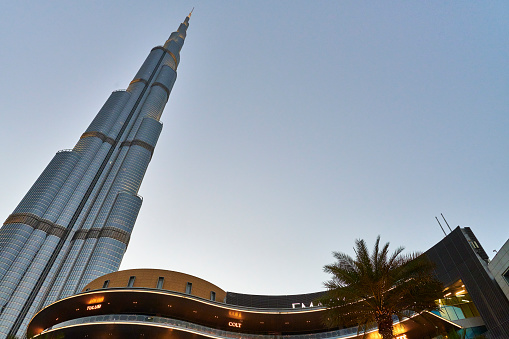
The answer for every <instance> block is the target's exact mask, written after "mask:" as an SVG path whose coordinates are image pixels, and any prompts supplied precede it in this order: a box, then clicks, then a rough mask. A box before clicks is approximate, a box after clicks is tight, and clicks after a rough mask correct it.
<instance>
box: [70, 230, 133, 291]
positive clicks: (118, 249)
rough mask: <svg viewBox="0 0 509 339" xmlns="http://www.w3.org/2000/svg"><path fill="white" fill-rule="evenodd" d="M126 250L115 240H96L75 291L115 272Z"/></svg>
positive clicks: (123, 245) (104, 238) (124, 245)
mask: <svg viewBox="0 0 509 339" xmlns="http://www.w3.org/2000/svg"><path fill="white" fill-rule="evenodd" d="M126 248H127V245H126V244H124V243H122V242H121V241H119V240H116V239H112V238H109V237H103V238H99V239H97V245H96V247H95V249H94V252H93V254H92V256H91V258H90V262H89V263H88V265H87V268H86V271H85V273H84V274H83V278H82V279H81V280H80V283H79V285H78V287H77V288H76V291H81V290H82V289H83V287H84V286H85V285H86V284H87V283H88V282H90V281H92V280H94V279H96V278H98V277H100V276H102V275H105V274H107V273H111V272H114V271H117V270H118V268H119V267H120V262H121V261H122V258H123V257H124V253H125V250H126Z"/></svg>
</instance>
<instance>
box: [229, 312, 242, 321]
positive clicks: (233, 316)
mask: <svg viewBox="0 0 509 339" xmlns="http://www.w3.org/2000/svg"><path fill="white" fill-rule="evenodd" d="M228 315H229V316H230V317H232V318H237V319H242V313H241V312H237V311H228Z"/></svg>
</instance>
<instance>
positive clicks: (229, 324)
mask: <svg viewBox="0 0 509 339" xmlns="http://www.w3.org/2000/svg"><path fill="white" fill-rule="evenodd" d="M228 326H230V327H237V328H240V327H241V326H242V324H241V323H236V322H233V321H230V322H229V323H228Z"/></svg>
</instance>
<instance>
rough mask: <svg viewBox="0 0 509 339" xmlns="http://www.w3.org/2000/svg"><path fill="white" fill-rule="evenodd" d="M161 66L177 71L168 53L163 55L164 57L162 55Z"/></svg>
mask: <svg viewBox="0 0 509 339" xmlns="http://www.w3.org/2000/svg"><path fill="white" fill-rule="evenodd" d="M163 65H164V66H168V67H170V68H171V69H173V70H177V64H176V63H175V60H174V59H173V57H172V56H171V55H170V54H168V53H165V55H164V59H163Z"/></svg>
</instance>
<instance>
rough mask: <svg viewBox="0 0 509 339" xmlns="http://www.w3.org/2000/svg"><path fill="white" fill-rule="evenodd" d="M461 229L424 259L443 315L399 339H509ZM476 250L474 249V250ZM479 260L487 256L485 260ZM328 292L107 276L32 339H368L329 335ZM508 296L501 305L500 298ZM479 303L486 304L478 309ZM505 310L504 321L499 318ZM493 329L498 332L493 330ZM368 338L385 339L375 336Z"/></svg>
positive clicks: (347, 332) (35, 323)
mask: <svg viewBox="0 0 509 339" xmlns="http://www.w3.org/2000/svg"><path fill="white" fill-rule="evenodd" d="M467 231H469V232H470V233H468V232H465V229H460V228H457V229H455V230H454V231H452V232H451V233H450V234H449V235H448V236H447V237H445V238H444V239H443V240H442V241H441V242H439V243H438V244H437V245H435V246H434V247H432V248H431V249H430V250H428V251H427V252H426V255H427V256H428V257H429V258H430V259H431V260H433V261H435V263H436V264H437V265H436V273H437V276H438V277H439V279H441V280H442V281H443V282H444V285H445V286H446V288H445V290H444V297H443V298H442V299H440V300H437V303H438V305H439V307H440V308H439V310H438V311H435V312H433V313H425V314H423V315H415V314H414V315H412V314H408V316H409V317H410V318H411V319H410V318H405V319H403V321H402V322H398V320H397V319H394V320H395V326H394V334H395V338H398V339H417V338H419V339H421V338H430V339H431V338H442V337H441V335H443V334H444V333H450V332H451V331H458V330H462V331H466V334H467V338H471V337H473V336H474V335H477V334H480V333H483V332H486V330H490V334H491V333H495V334H497V333H498V334H497V335H498V336H493V338H508V337H509V336H505V332H504V331H507V328H506V327H504V326H506V325H505V324H506V323H507V322H506V323H503V322H500V321H501V320H503V319H504V317H506V316H507V314H508V313H504V312H509V307H508V305H509V302H508V300H507V298H505V296H504V294H503V293H502V291H501V290H500V287H499V286H498V285H497V284H496V283H495V282H493V281H492V280H489V279H485V278H486V277H489V274H488V272H487V270H486V269H485V266H484V264H483V260H484V259H483V258H482V257H483V256H484V254H483V253H482V252H480V251H483V250H482V247H480V246H479V245H478V243H477V239H475V237H474V236H473V233H471V231H470V230H469V229H468V230H467ZM473 242H476V243H475V245H477V246H472V244H473ZM479 252H480V253H481V254H480V255H479ZM323 293H325V292H315V293H308V294H299V295H280V296H267V295H251V294H242V293H236V292H226V291H225V290H223V289H221V288H220V287H218V286H216V285H214V284H212V283H210V282H208V281H205V280H203V279H200V278H197V277H194V276H191V275H188V274H184V273H179V272H173V271H165V270H152V269H138V270H126V271H119V272H115V273H110V274H107V275H104V276H102V277H100V278H97V279H95V280H94V281H92V282H91V283H89V284H88V285H87V286H86V287H85V289H84V290H83V292H82V293H80V294H77V295H74V296H71V297H68V298H65V299H62V300H60V301H57V302H56V303H53V304H51V305H49V306H48V307H46V308H45V309H43V310H41V311H40V312H39V313H38V314H37V315H36V316H35V317H34V318H33V319H32V321H31V322H30V325H29V328H28V337H34V338H41V339H42V338H44V339H53V338H110V339H113V338H189V339H191V338H198V337H200V338H201V337H203V338H205V337H206V338H234V339H240V338H245V339H251V338H252V339H279V338H281V339H282V338H287V339H329V338H331V339H332V338H356V339H357V338H358V339H360V338H362V337H363V335H364V331H363V330H362V331H361V332H360V333H358V332H357V328H356V327H352V328H326V327H325V326H324V325H323V318H324V316H325V308H324V307H322V306H321V305H320V304H319V303H317V302H316V300H317V298H318V297H319V296H321V295H322V294H323ZM500 296H502V297H500ZM479 300H481V301H479ZM493 310H499V311H500V312H499V313H493ZM508 319H509V317H508ZM493 324H495V326H494V325H493ZM366 333H367V334H366V336H365V338H368V339H375V338H380V336H379V334H378V332H377V331H376V329H375V328H368V329H366ZM500 333H501V334H500Z"/></svg>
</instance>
